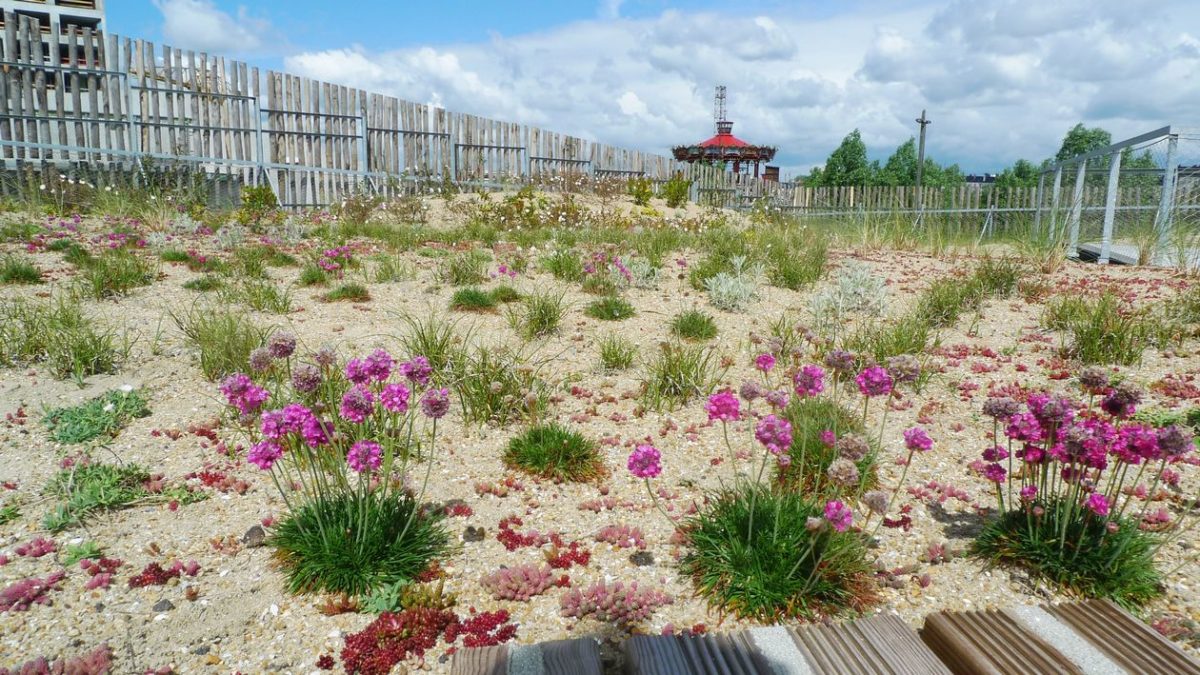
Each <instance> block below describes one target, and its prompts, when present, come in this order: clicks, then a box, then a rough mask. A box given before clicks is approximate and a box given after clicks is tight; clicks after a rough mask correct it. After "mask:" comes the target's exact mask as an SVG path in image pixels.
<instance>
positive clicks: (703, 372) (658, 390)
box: [642, 344, 724, 410]
mask: <svg viewBox="0 0 1200 675" xmlns="http://www.w3.org/2000/svg"><path fill="white" fill-rule="evenodd" d="M723 374H724V368H721V367H720V365H719V363H718V359H717V357H716V354H715V353H714V352H713V351H711V350H708V349H705V348H704V347H701V346H688V345H679V344H667V345H664V346H663V348H662V350H661V351H660V352H659V353H658V356H657V357H656V358H655V359H654V360H653V361H651V362H650V364H649V367H648V368H647V373H646V379H645V380H644V381H643V382H642V398H643V400H645V401H646V402H647V404H649V405H650V407H652V408H654V409H655V410H664V409H669V408H674V407H677V406H681V405H685V404H686V403H687V402H688V401H690V400H692V399H693V398H695V397H697V396H704V395H706V394H709V393H710V392H712V390H713V388H714V387H716V385H717V382H718V380H719V379H720V378H721V376H723Z"/></svg>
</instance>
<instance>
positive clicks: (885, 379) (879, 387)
mask: <svg viewBox="0 0 1200 675" xmlns="http://www.w3.org/2000/svg"><path fill="white" fill-rule="evenodd" d="M854 381H855V383H857V384H858V390H859V391H860V392H861V393H862V395H863V396H866V397H868V398H874V397H876V396H887V395H888V394H890V393H892V385H893V384H894V383H893V381H892V376H891V375H890V374H889V373H888V371H887V368H884V367H883V366H870V367H868V368H864V369H863V371H862V372H860V373H859V374H858V376H857V377H855V378H854Z"/></svg>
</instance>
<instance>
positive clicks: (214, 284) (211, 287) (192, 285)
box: [183, 274, 224, 293]
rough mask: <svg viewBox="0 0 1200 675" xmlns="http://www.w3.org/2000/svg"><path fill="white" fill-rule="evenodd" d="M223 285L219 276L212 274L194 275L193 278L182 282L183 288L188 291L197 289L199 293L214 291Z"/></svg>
mask: <svg viewBox="0 0 1200 675" xmlns="http://www.w3.org/2000/svg"><path fill="white" fill-rule="evenodd" d="M223 285H224V284H223V283H222V281H221V278H220V277H217V276H213V275H211V274H206V275H204V276H202V277H196V278H195V279H188V280H187V281H185V282H183V287H184V288H186V289H187V290H189V291H197V292H199V293H208V292H209V291H215V290H217V289H219V288H221V286H223Z"/></svg>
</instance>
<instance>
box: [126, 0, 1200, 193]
mask: <svg viewBox="0 0 1200 675" xmlns="http://www.w3.org/2000/svg"><path fill="white" fill-rule="evenodd" d="M107 5H108V7H107V12H108V15H107V21H108V30H109V31H111V32H115V33H118V34H120V35H123V36H128V37H140V38H145V39H149V40H152V41H154V42H157V43H166V44H170V45H172V46H175V47H179V48H183V49H197V50H205V51H208V52H210V53H220V54H224V55H226V56H231V57H236V58H239V59H243V60H247V61H249V62H251V63H253V64H256V65H260V66H265V67H268V68H272V69H278V70H284V71H287V72H291V73H295V74H298V75H305V76H308V77H313V78H317V79H321V80H324V81H328V82H334V83H338V84H344V85H348V86H354V87H360V88H363V89H366V90H368V91H371V92H375V93H382V94H389V95H393V96H396V97H399V98H403V99H407V100H412V101H417V102H421V103H431V104H434V105H438V106H441V107H444V108H446V109H449V110H452V111H456V112H466V113H472V114H476V115H482V116H486V117H491V118H493V119H499V120H504V121H516V122H522V123H525V124H532V125H536V126H540V127H542V128H544V129H548V130H553V131H560V132H564V133H569V134H573V135H577V136H581V137H584V138H587V139H590V140H596V141H602V142H605V143H608V144H611V145H617V146H623V147H631V148H636V149H640V150H646V151H650V152H655V153H659V154H668V153H669V149H670V147H671V146H673V145H680V144H688V143H695V142H698V141H700V140H703V139H705V138H707V137H708V136H710V135H712V133H713V113H712V109H713V90H714V87H715V86H716V85H719V84H724V85H726V86H727V87H728V118H729V119H731V120H733V121H734V123H735V125H734V133H735V134H736V135H738V136H739V137H741V138H744V139H746V140H747V141H749V142H751V143H756V144H762V145H775V146H777V147H778V148H779V154H778V155H777V156H776V160H775V162H774V163H775V164H778V165H780V166H781V168H782V172H783V174H784V176H795V175H800V174H804V173H807V172H808V171H809V170H810V169H811V168H812V167H813V166H816V165H820V164H822V163H823V162H824V161H825V158H826V157H828V156H829V153H830V152H831V151H832V150H833V149H834V148H835V147H836V146H837V144H838V143H839V142H840V141H841V139H842V138H843V137H844V136H845V135H846V134H847V133H848V132H850V131H851V130H853V129H855V128H857V129H859V130H860V131H861V133H862V137H863V140H864V141H865V142H866V144H867V148H868V152H869V154H870V155H871V157H872V158H878V159H880V160H884V159H886V157H887V156H888V155H889V154H891V152H892V151H893V150H894V149H895V148H896V146H898V145H900V144H901V143H903V142H904V141H905V140H907V139H908V138H909V137H910V136H913V135H915V134H916V131H917V125H916V123H915V121H914V120H915V118H916V117H918V116H919V115H920V113H921V110H922V109H925V110H927V111H928V112H927V114H928V118H929V119H931V120H933V124H931V125H930V126H929V128H928V132H927V134H928V140H927V155H928V156H932V157H933V158H935V159H936V160H938V161H940V162H943V163H950V162H955V163H958V164H959V165H960V167H961V168H962V169H963V170H964V171H965V172H968V173H984V172H995V171H999V170H1000V169H1003V168H1004V167H1005V166H1008V165H1010V164H1011V163H1012V162H1013V161H1015V160H1016V159H1018V158H1027V159H1030V160H1033V161H1041V160H1042V159H1044V158H1046V157H1048V156H1051V155H1053V154H1054V153H1055V152H1056V151H1057V149H1058V146H1059V144H1060V142H1061V140H1062V137H1063V135H1064V134H1065V133H1066V131H1067V130H1068V129H1069V128H1070V127H1071V126H1073V125H1074V124H1076V123H1077V122H1083V123H1084V124H1086V125H1088V126H1101V127H1104V128H1105V129H1108V130H1109V131H1110V132H1112V134H1113V137H1114V139H1120V138H1123V137H1128V136H1133V135H1136V134H1139V133H1143V132H1146V131H1150V130H1152V129H1156V128H1158V127H1161V126H1164V125H1166V124H1177V125H1185V126H1186V125H1189V124H1190V125H1191V126H1200V121H1198V119H1197V118H1198V117H1200V112H1198V111H1200V106H1198V105H1197V102H1198V101H1200V1H1198V0H1156V1H1153V2H1151V1H1147V0H1043V1H1041V2H1032V1H1030V0H989V1H987V2H980V1H978V0H911V1H907V2H906V1H901V0H792V1H790V2H785V1H782V0H742V1H740V2H728V1H727V0H726V1H724V2H716V1H708V0H694V1H690V2H665V1H664V0H598V1H597V0H593V1H591V2H579V1H571V0H560V1H555V0H533V1H527V2H522V1H521V0H516V1H515V2H508V3H499V2H495V1H494V0H464V1H460V2H455V1H450V0H447V1H444V2H439V1H438V0H433V1H430V0H419V1H416V0H399V1H397V0H343V1H342V2H328V1H327V0H326V1H318V0H289V1H286V2H285V1H284V0H257V1H255V2H240V3H239V2H237V1H236V0H109V2H108V3H107Z"/></svg>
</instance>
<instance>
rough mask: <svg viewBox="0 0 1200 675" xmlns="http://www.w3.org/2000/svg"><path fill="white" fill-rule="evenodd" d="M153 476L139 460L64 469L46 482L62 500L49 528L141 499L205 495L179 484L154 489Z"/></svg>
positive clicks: (190, 499)
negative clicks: (139, 464) (177, 485)
mask: <svg viewBox="0 0 1200 675" xmlns="http://www.w3.org/2000/svg"><path fill="white" fill-rule="evenodd" d="M150 480H151V476H150V473H149V472H148V471H146V470H145V469H143V468H142V467H140V466H138V465H136V464H122V465H119V466H117V465H112V464H100V463H93V462H87V463H77V464H76V465H75V466H73V467H71V468H70V469H63V470H62V471H59V472H58V473H57V474H55V476H54V478H52V479H51V480H50V484H49V485H48V486H47V491H48V492H49V493H50V494H51V495H53V496H55V497H57V498H59V499H60V500H61V501H60V503H59V504H58V506H56V507H55V508H54V510H52V511H51V512H50V513H49V514H48V515H47V516H46V520H45V525H46V528H47V529H49V530H51V531H53V532H60V531H62V530H65V529H67V528H68V527H73V526H75V525H78V524H80V523H82V522H83V521H84V520H86V519H87V518H90V517H91V516H93V515H95V514H97V513H102V512H105V511H116V510H118V509H122V508H125V507H127V506H129V505H131V504H133V503H134V502H138V501H159V502H161V501H170V500H176V501H179V502H181V503H191V502H195V501H199V500H201V499H204V498H205V495H204V493H202V492H193V491H191V490H188V489H187V488H180V487H175V488H168V489H166V490H158V491H155V492H151V491H150V490H149V489H148V486H147V483H148V482H149V481H150ZM156 490H157V489H156Z"/></svg>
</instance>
